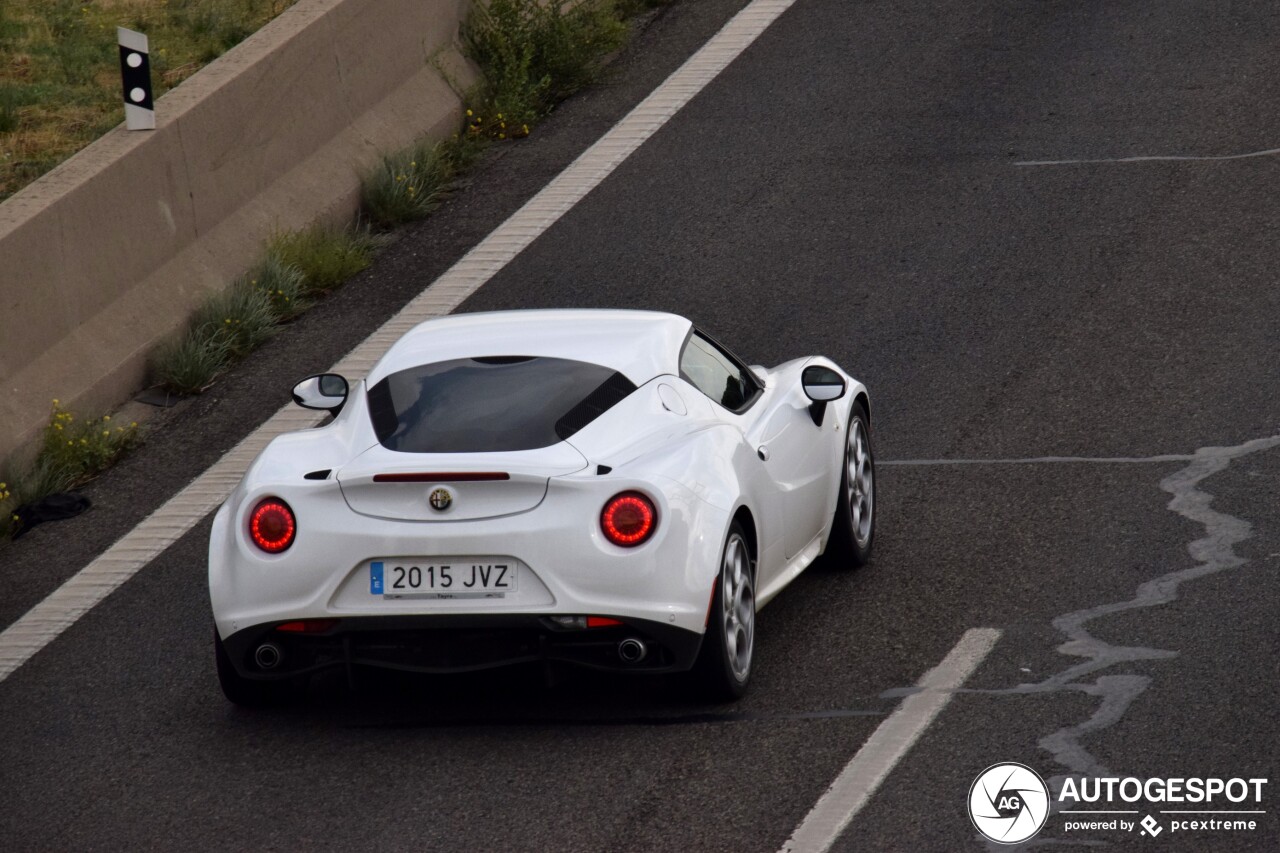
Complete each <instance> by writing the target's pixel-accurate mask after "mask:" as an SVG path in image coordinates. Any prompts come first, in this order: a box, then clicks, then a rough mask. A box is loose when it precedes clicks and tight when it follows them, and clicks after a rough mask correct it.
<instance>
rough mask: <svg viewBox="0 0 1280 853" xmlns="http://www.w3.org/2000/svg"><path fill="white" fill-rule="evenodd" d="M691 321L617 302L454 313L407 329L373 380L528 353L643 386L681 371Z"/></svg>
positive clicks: (370, 380)
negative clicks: (595, 367) (593, 367)
mask: <svg viewBox="0 0 1280 853" xmlns="http://www.w3.org/2000/svg"><path fill="white" fill-rule="evenodd" d="M692 325H693V324H692V323H691V322H690V321H689V320H686V319H685V318H684V317H680V316H678V315H676V314H665V313H662V312H659V311H627V310H618V309H610V310H605V309H583V308H574V309H537V310H525V311H492V312H486V313H476V314H451V315H449V316H447V317H440V318H438V319H435V320H427V321H426V322H425V323H420V324H418V325H417V326H415V327H414V328H413V329H411V330H410V331H409V332H407V333H406V334H405V335H404V337H402V338H400V340H398V341H396V342H395V343H394V344H392V346H391V349H389V350H387V353H386V355H384V356H383V357H382V358H381V359H380V360H379V361H378V363H377V364H375V365H374V366H373V369H372V370H370V371H369V376H368V380H367V381H368V383H369V384H370V385H374V384H376V383H378V382H380V381H382V379H384V378H385V377H387V376H389V375H391V374H392V373H398V372H400V371H401V370H406V369H408V368H410V367H417V366H418V365H422V364H433V363H435V362H439V361H449V360H452V359H457V358H478V357H486V356H502V355H529V356H542V357H550V358H566V359H572V360H574V361H585V362H589V363H591V364H599V365H601V366H603V367H608V368H611V369H613V370H616V371H618V372H619V373H621V374H622V375H624V376H626V377H627V378H628V379H630V380H631V381H632V382H634V383H635V384H636V385H643V384H644V383H645V382H648V381H649V380H650V379H653V378H654V377H655V376H661V375H663V374H671V375H676V374H678V373H679V357H680V347H681V346H682V345H683V343H684V340H685V338H686V337H688V335H689V330H690V329H691V328H692Z"/></svg>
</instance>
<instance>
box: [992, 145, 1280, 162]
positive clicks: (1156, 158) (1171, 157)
mask: <svg viewBox="0 0 1280 853" xmlns="http://www.w3.org/2000/svg"><path fill="white" fill-rule="evenodd" d="M1277 154H1280V148H1268V149H1267V150H1265V151H1249V152H1246V153H1244V154H1217V155H1205V156H1201V157H1195V156H1188V155H1180V154H1163V155H1162V154H1156V155H1151V156H1145V157H1110V158H1105V157H1104V158H1100V159H1097V160H1019V161H1018V162H1016V163H1014V164H1013V165H1015V166H1089V165H1098V164H1101V165H1111V164H1116V163H1206V162H1214V161H1221V160H1249V159H1251V158H1254V157H1274V156H1275V155H1277Z"/></svg>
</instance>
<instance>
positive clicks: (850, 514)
mask: <svg viewBox="0 0 1280 853" xmlns="http://www.w3.org/2000/svg"><path fill="white" fill-rule="evenodd" d="M875 535H876V467H875V459H874V458H873V457H872V455H871V426H870V424H869V422H868V419H867V412H866V410H865V409H863V407H862V404H861V403H855V404H854V406H853V410H852V411H851V412H850V413H849V426H848V428H847V429H846V430H845V448H844V470H843V471H841V474H840V499H839V500H838V501H837V502H836V514H835V517H834V518H833V519H832V520H831V544H830V546H829V547H828V549H827V550H828V553H830V554H831V555H832V556H833V557H834V558H835V559H836V560H838V561H839V562H841V563H845V564H851V565H853V566H863V565H866V563H867V561H868V560H870V559H871V546H872V544H873V543H874V541H875Z"/></svg>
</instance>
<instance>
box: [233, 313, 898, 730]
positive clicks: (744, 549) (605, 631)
mask: <svg viewBox="0 0 1280 853" xmlns="http://www.w3.org/2000/svg"><path fill="white" fill-rule="evenodd" d="M293 396H294V400H295V402H297V403H298V404H299V405H302V406H306V407H309V408H313V409H322V410H328V411H330V412H332V413H333V414H334V418H333V420H332V421H331V422H329V423H328V424H326V425H324V426H322V427H318V428H316V429H310V430H305V431H301V432H296V433H290V434H287V435H282V436H280V437H278V438H276V439H275V440H274V441H273V442H271V444H270V445H269V446H268V447H267V448H266V449H265V450H264V451H263V452H262V454H261V455H260V456H259V457H258V458H257V459H256V460H255V461H254V463H253V465H252V466H250V468H249V470H248V471H247V472H246V474H245V476H244V478H243V479H242V480H241V481H240V483H239V485H238V486H237V487H236V489H235V491H234V492H232V494H231V496H230V497H229V498H227V501H226V503H224V504H223V505H222V507H221V508H220V509H219V511H218V513H217V516H216V517H215V518H214V522H213V531H212V534H211V536H210V542H209V595H210V598H211V600H212V604H213V615H214V620H215V623H216V627H217V636H216V638H215V639H216V643H215V645H216V653H217V665H218V675H219V678H220V680H221V683H222V688H223V691H224V692H225V693H226V695H227V697H228V698H229V699H230V700H231V701H233V702H236V703H240V704H246V705H255V704H264V703H269V702H273V701H278V700H280V699H282V698H285V697H286V696H287V695H289V694H290V693H292V692H294V691H295V690H296V689H297V688H298V687H299V686H300V684H301V683H302V682H303V681H304V680H305V679H302V678H301V677H302V676H305V675H307V674H309V673H313V672H317V671H319V670H322V669H325V668H329V667H341V668H345V669H346V670H347V671H348V672H350V671H351V669H352V668H354V667H384V668H390V669H399V670H408V671H416V672H456V671H463V670H475V669H483V668H487V667H494V666H501V665H505V664H514V663H520V662H534V661H541V662H563V663H568V664H576V665H580V666H585V667H594V668H599V669H610V670H626V671H633V672H637V673H640V672H644V673H667V672H678V671H683V670H690V669H696V670H697V671H698V674H697V676H696V683H698V684H699V685H701V686H702V687H704V688H705V689H706V690H707V691H708V692H709V693H710V694H711V695H714V696H716V697H718V698H721V699H733V698H736V697H738V696H740V695H741V694H742V693H743V691H744V690H745V689H746V686H747V682H748V680H749V678H750V676H751V659H752V650H753V648H754V642H755V624H756V620H755V616H756V611H757V610H758V609H759V608H760V607H762V606H763V605H764V604H765V603H766V602H768V601H769V599H771V598H773V597H774V596H775V595H777V594H778V593H779V592H780V591H781V590H782V589H783V587H785V586H786V585H787V584H788V583H790V582H791V581H792V580H794V579H795V578H796V576H797V575H799V574H800V572H801V571H802V570H803V569H804V568H805V567H806V566H808V565H809V564H810V563H811V562H813V560H814V558H816V557H817V556H818V555H819V554H821V553H823V551H824V550H834V551H836V552H837V553H838V555H839V559H840V560H842V561H845V562H847V563H849V564H852V565H859V564H861V563H863V562H865V561H866V560H867V558H868V557H869V555H870V552H871V545H872V538H873V535H874V530H875V490H874V469H873V466H872V457H871V435H870V427H871V417H870V412H871V410H870V402H869V399H868V396H867V390H866V388H864V387H863V386H862V384H860V383H859V382H857V381H856V380H854V379H853V378H851V377H850V376H848V375H847V374H846V373H844V371H842V370H841V369H840V368H839V367H837V366H836V365H835V364H834V363H832V362H831V361H829V360H827V359H825V358H821V357H818V356H815V357H811V358H802V359H796V360H795V361H789V362H787V363H785V364H782V365H779V366H778V367H776V368H774V369H773V370H765V369H764V368H761V367H748V366H747V365H745V364H744V363H743V362H742V361H740V360H739V359H738V358H737V357H735V356H734V355H733V354H732V353H730V352H729V351H728V350H727V349H725V348H724V347H723V346H721V345H720V344H719V343H717V342H716V341H715V340H714V339H712V338H711V337H709V336H708V335H706V334H705V333H703V332H701V331H699V330H698V329H695V328H694V327H693V325H692V324H691V323H690V322H689V321H688V320H686V319H684V318H683V317H677V316H675V315H672V314H661V313H656V312H648V311H593V310H591V311H589V310H554V311H552V310H547V311H510V312H495V313H488V314H461V315H454V316H449V317H445V318H442V319H438V320H431V321H429V322H426V323H423V324H421V325H419V326H418V327H417V328H415V329H413V330H412V331H410V332H409V333H408V334H406V335H405V336H404V337H403V338H401V339H400V340H399V341H398V342H396V344H395V345H394V346H392V347H391V349H390V350H389V351H388V352H387V354H386V355H385V356H383V358H382V359H381V360H380V361H379V362H378V364H377V365H375V366H374V368H373V369H372V370H371V371H370V373H369V375H368V377H367V378H365V379H364V380H363V381H361V382H356V383H354V384H352V385H350V386H349V385H348V383H347V381H346V380H345V379H344V378H342V377H340V376H337V375H336V374H324V375H321V376H313V377H310V378H308V379H305V380H303V381H302V382H301V383H299V384H298V385H297V386H296V387H295V388H294V391H293Z"/></svg>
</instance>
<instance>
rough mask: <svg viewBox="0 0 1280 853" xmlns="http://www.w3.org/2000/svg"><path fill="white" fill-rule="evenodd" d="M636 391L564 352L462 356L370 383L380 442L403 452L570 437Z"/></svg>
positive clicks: (515, 446) (525, 446) (481, 449)
mask: <svg viewBox="0 0 1280 853" xmlns="http://www.w3.org/2000/svg"><path fill="white" fill-rule="evenodd" d="M635 389H636V386H635V384H633V383H632V382H631V380H629V379H627V377H625V376H623V375H622V374H621V373H617V372H615V371H613V370H611V369H609V368H607V367H601V366H599V365H597V364H588V363H586V362H582V361H571V360H569V359H563V358H539V357H532V356H500V357H493V358H460V359H455V360H453V361H441V362H437V363H436V364H424V365H421V366H419V367H411V368H409V369H407V370H402V371H400V372H399V373H393V374H391V375H390V376H388V377H386V378H385V379H383V380H382V381H381V382H379V383H378V384H376V385H374V386H373V387H372V388H370V389H369V416H370V417H371V418H372V420H373V429H374V432H375V433H376V434H377V436H378V441H380V442H381V443H382V446H383V447H386V448H387V449H388V450H398V451H401V452H404V453H485V452H500V451H509V450H533V449H536V448H539V447H547V446H549V445H552V444H555V443H557V442H560V441H563V440H565V439H566V438H568V437H569V436H571V435H573V434H574V433H575V432H577V431H578V430H580V429H582V428H583V427H585V426H586V425H587V424H589V423H591V422H592V421H593V420H595V419H596V418H598V417H599V416H600V415H601V414H603V413H604V412H606V411H608V410H609V409H610V408H612V407H613V406H614V405H615V404H617V403H618V402H619V401H620V400H622V399H623V398H624V397H626V396H627V395H628V394H630V393H631V392H632V391H634V390H635Z"/></svg>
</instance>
